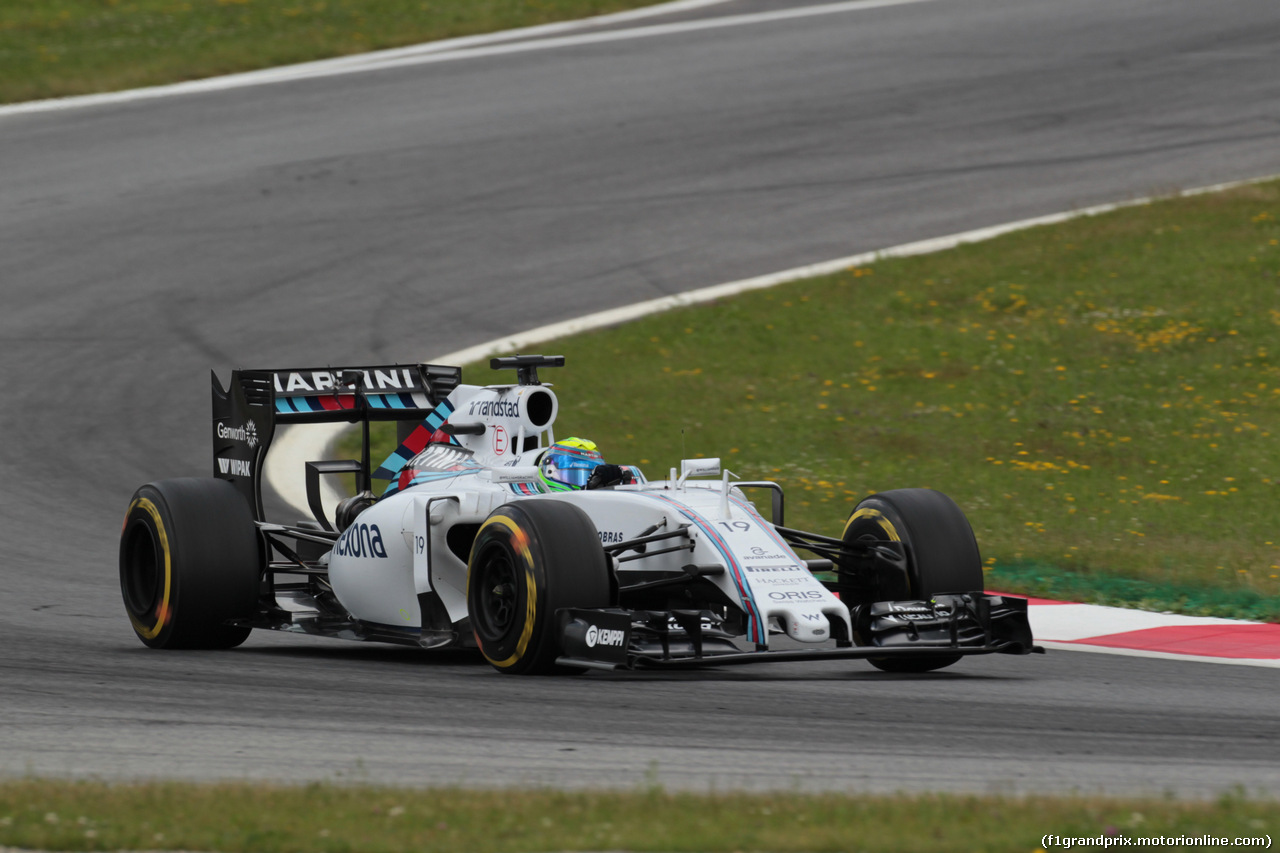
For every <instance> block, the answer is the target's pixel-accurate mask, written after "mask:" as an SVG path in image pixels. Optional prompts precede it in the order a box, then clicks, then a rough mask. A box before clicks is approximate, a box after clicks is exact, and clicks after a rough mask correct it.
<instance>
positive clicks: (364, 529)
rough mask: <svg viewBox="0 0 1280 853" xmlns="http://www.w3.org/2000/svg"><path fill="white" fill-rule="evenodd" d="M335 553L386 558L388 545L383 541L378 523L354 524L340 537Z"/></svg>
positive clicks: (334, 549) (370, 558) (346, 555)
mask: <svg viewBox="0 0 1280 853" xmlns="http://www.w3.org/2000/svg"><path fill="white" fill-rule="evenodd" d="M333 553H335V554H337V555H338V556H339V557H360V558H363V559H366V560H373V559H377V560H385V559H386V558H387V546H386V545H385V544H384V543H383V541H382V531H381V530H379V529H378V525H376V524H353V525H351V526H350V527H348V528H347V529H346V530H345V531H344V532H343V534H342V535H341V536H340V537H338V543H337V544H336V545H334V546H333Z"/></svg>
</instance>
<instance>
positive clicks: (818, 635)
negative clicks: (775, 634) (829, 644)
mask: <svg viewBox="0 0 1280 853" xmlns="http://www.w3.org/2000/svg"><path fill="white" fill-rule="evenodd" d="M774 615H775V616H777V617H778V621H779V622H781V623H782V630H783V631H785V632H786V633H787V636H788V637H790V638H791V639H793V640H796V641H797V642H801V643H822V642H825V641H827V640H829V639H831V623H830V622H828V621H827V617H826V614H824V613H822V612H821V611H817V610H798V609H796V610H792V609H789V610H783V611H780V612H779V611H775V612H774Z"/></svg>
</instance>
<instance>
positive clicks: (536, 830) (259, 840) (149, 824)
mask: <svg viewBox="0 0 1280 853" xmlns="http://www.w3.org/2000/svg"><path fill="white" fill-rule="evenodd" d="M1278 828H1280V827H1278V825H1277V820H1276V804H1275V802H1274V801H1262V800H1251V799H1248V798H1246V797H1244V796H1242V795H1239V794H1235V795H1230V796H1224V797H1221V798H1219V799H1217V800H1215V801H1212V802H1180V801H1176V800H1173V799H1170V798H1164V799H1116V798H1101V797H1064V798H1055V797H1041V796H1034V797H1011V796H969V795H944V794H921V795H899V796H846V795H838V794H814V795H802V794H770V795H751V794H712V795H692V794H673V793H667V792H664V791H662V790H659V789H654V790H645V791H636V792H588V793H577V792H555V791H545V790H533V791H518V790H506V791H460V790H454V789H437V790H420V791H414V790H403V789H399V790H398V789H390V788H375V787H362V786H357V787H340V786H334V785H325V784H312V785H308V786H306V787H271V786H265V787H264V786H258V785H248V784H218V785H189V784H181V783H154V784H138V785H108V784H103V783H98V782H57V781H41V780H25V781H16V782H8V783H0V845H13V846H20V847H23V848H31V849H42V850H67V851H70V850H120V849H124V850H155V849H162V850H218V851H223V853H235V851H246V853H248V851H254V853H292V851H320V853H328V851H333V853H347V851H361V853H382V851H388V853H390V851H397V852H398V851H405V850H413V851H417V853H433V851H442V853H444V851H449V853H452V851H459V850H466V851H474V853H485V851H512V853H515V851H526V852H527V853H535V851H574V850H636V851H640V850H653V851H671V853H678V851H699V852H700V853H718V851H749V850H768V851H776V852H777V853H784V851H792V850H794V851H815V853H816V851H901V850H911V851H916V853H932V851H964V853H975V851H1006V850H1007V851H1028V853H1029V851H1034V850H1037V849H1039V848H1040V841H1041V837H1042V836H1044V835H1046V834H1054V835H1058V836H1067V837H1076V838H1081V837H1092V838H1094V839H1097V838H1098V837H1099V836H1129V837H1152V836H1196V837H1199V836H1203V835H1206V834H1209V835H1214V836H1222V837H1232V838H1234V837H1238V836H1248V837H1259V836H1265V835H1266V834H1268V833H1271V834H1274V833H1275V832H1276V831H1277V829H1278ZM1095 843H1096V841H1095ZM1055 849H1056V848H1055ZM1162 849H1174V850H1181V849H1199V850H1203V849H1212V848H1206V847H1204V846H1200V845H1190V846H1187V847H1181V846H1176V845H1174V846H1171V847H1162Z"/></svg>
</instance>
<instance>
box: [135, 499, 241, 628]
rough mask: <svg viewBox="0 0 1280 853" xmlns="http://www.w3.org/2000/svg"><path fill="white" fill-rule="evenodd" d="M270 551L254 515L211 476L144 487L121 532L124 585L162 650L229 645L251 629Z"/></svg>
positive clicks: (138, 622) (141, 624) (138, 624)
mask: <svg viewBox="0 0 1280 853" xmlns="http://www.w3.org/2000/svg"><path fill="white" fill-rule="evenodd" d="M261 576H262V557H261V552H260V548H259V542H258V532H257V528H256V527H255V526H254V521H253V514H252V513H251V512H250V511H249V507H248V506H247V505H246V504H245V502H244V499H243V498H242V497H240V495H239V493H238V492H237V491H236V490H235V487H234V486H232V485H231V484H230V483H228V482H226V481H225V480H217V479H214V478H211V477H202V478H183V479H174V480H159V481H156V482H154V483H148V484H147V485H145V486H143V487H141V488H140V489H138V490H137V491H136V492H135V493H134V495H133V499H132V500H131V501H130V502H129V510H128V513H127V514H126V515H125V520H124V527H123V529H122V530H121V534H120V592H121V596H122V597H123V599H124V605H125V610H126V611H127V612H128V614H129V621H130V622H131V623H132V625H133V630H134V632H135V633H136V634H137V635H138V639H139V640H141V641H142V642H143V643H144V644H146V645H148V646H150V647H151V648H157V649H229V648H233V647H235V646H238V645H240V644H241V643H243V642H244V641H245V639H246V638H247V637H248V636H249V632H250V630H251V629H250V628H248V627H244V626H241V625H229V624H227V623H228V621H229V620H233V619H248V618H249V617H251V616H252V615H253V614H254V612H255V610H256V608H257V601H258V587H259V581H260V579H261Z"/></svg>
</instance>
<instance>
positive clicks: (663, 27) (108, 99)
mask: <svg viewBox="0 0 1280 853" xmlns="http://www.w3.org/2000/svg"><path fill="white" fill-rule="evenodd" d="M937 1H938V0H849V1H848V2H839V3H826V4H821V5H813V6H803V7H800V8H795V9H780V10H777V11H773V12H755V13H751V14H744V15H724V16H721V17H717V18H704V19H698V20H693V21H679V22H674V23H669V24H655V25H651V26H647V27H632V28H628V29H623V30H610V31H608V32H588V33H576V34H575V31H577V30H584V29H597V28H599V27H602V26H608V25H611V24H619V23H627V22H629V21H635V20H641V19H644V18H650V17H655V16H658V15H670V14H674V13H677V12H686V11H691V10H696V9H701V8H705V7H708V6H716V5H719V4H722V3H727V2H731V0H677V2H674V3H664V4H662V5H659V6H650V7H646V8H643V9H635V10H632V11H629V12H618V13H615V14H612V15H601V16H598V17H595V18H587V19H585V20H579V21H566V22H563V23H558V24H543V25H541V26H536V27H525V28H522V29H517V30H505V31H503V32H499V33H488V34H485V35H479V36H465V37H463V38H456V39H446V40H443V41H436V42H428V43H426V44H420V45H413V46H410V47H402V48H393V49H391V50H380V51H374V52H371V53H362V54H357V55H354V56H341V57H336V58H333V59H322V60H318V61H316V62H304V63H299V64H296V65H285V66H280V67H277V68H264V69H262V70H260V71H248V72H245V73H242V74H228V75H225V76H222V77H210V78H207V79H204V80H192V81H188V82H185V83H174V84H170V85H165V86H149V87H146V88H143V89H129V90H127V91H123V92H107V93H103V94H98V95H77V96H73V97H67V98H51V99H48V100H43V101H27V102H25V103H19V104H10V105H7V106H0V118H4V117H6V116H14V115H22V114H28V113H39V112H51V111H54V110H68V109H78V108H83V107H95V106H104V105H110V104H124V103H131V102H134V101H142V100H150V99H154V98H167V97H174V96H179V95H194V94H199V93H203V92H218V91H224V90H227V89H238V88H244V87H248V86H264V85H268V84H271V83H283V82H287V81H294V80H310V79H316V78H320V77H331V76H336V75H345V74H359V73H363V72H367V71H383V70H386V69H390V68H403V67H407V66H411V65H424V64H427V63H434V62H452V61H455V60H461V59H477V58H480V57H486V56H500V55H505V54H512V53H528V52H532V51H539V50H555V49H558V48H563V47H575V46H579V45H587V44H602V43H606V42H614V41H625V40H630V39H638V38H651V37H654V36H665V35H673V34H678V33H686V32H697V31H699V30H710V29H722V28H725V27H741V26H748V25H752V24H763V23H770V22H774V21H787V20H794V19H798V18H810V17H815V16H818V15H835V14H841V13H844V12H859V11H864V10H868V9H880V8H885V7H890V6H903V5H910V4H915V3H932V2H937ZM561 33H568V35H560V34H561ZM547 36H550V37H549V38H547ZM520 39H532V40H529V41H517V40H520ZM513 41H514V42H515V43H511V44H507V43H506V42H513Z"/></svg>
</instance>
